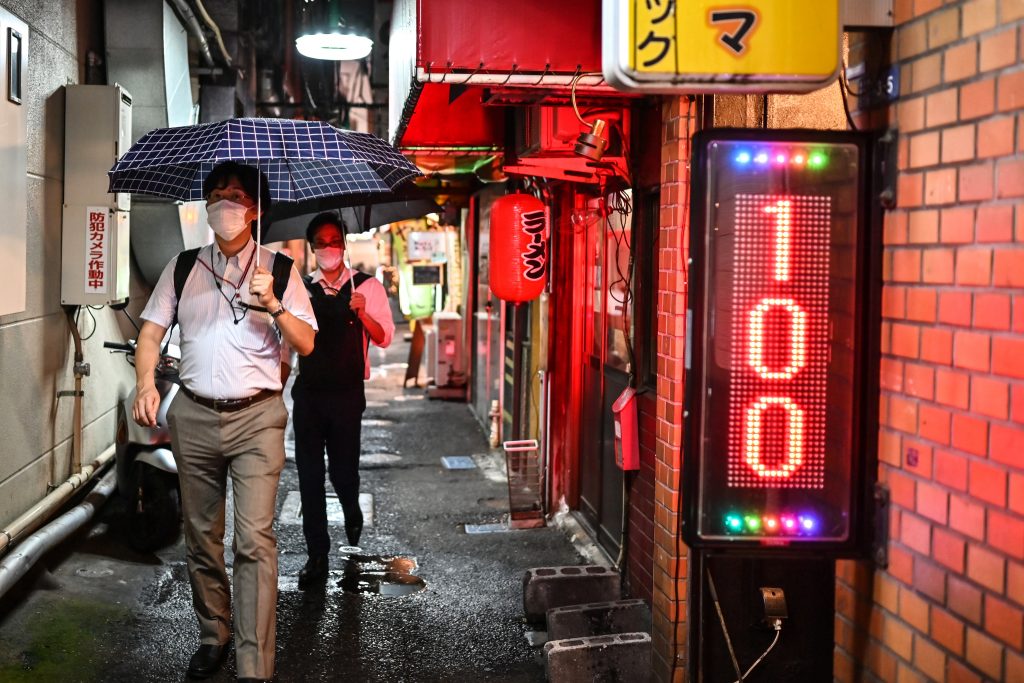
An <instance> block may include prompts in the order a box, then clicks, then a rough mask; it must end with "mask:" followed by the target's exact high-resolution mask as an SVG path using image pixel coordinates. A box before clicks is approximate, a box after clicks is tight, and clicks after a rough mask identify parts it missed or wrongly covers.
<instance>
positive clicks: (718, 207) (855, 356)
mask: <svg viewBox="0 0 1024 683" xmlns="http://www.w3.org/2000/svg"><path fill="white" fill-rule="evenodd" d="M693 146H694V166H693V169H694V172H693V178H694V188H693V195H692V209H693V210H692V222H691V226H690V230H691V257H692V264H693V265H692V267H691V277H690V284H691V289H690V325H689V326H688V346H687V356H686V371H687V374H686V390H687V395H686V420H687V424H686V438H687V444H686V446H685V449H684V457H683V461H684V463H685V466H684V477H685V480H686V483H685V484H684V490H686V491H688V492H692V493H691V494H690V495H689V496H688V498H689V501H688V505H687V508H686V510H685V511H684V515H683V517H684V521H683V532H684V537H685V538H686V539H687V542H688V543H689V544H690V545H692V546H695V547H713V548H720V549H724V548H731V549H745V550H750V549H752V548H753V549H758V550H761V551H766V550H767V551H784V552H791V551H794V550H798V551H799V550H808V549H811V548H813V549H815V550H822V549H832V550H835V551H844V550H845V551H853V550H854V549H857V548H859V544H860V543H862V542H863V536H864V534H863V526H864V524H863V523H864V516H863V515H864V510H865V507H866V505H865V500H866V497H867V491H868V490H869V488H870V484H871V471H872V470H871V467H872V465H871V462H870V457H871V454H872V453H874V452H875V445H874V434H875V433H876V431H877V424H876V422H875V421H876V420H877V414H878V411H877V407H876V406H877V394H878V390H877V384H876V381H875V380H874V379H873V378H876V377H877V376H878V371H877V351H876V352H874V353H873V352H872V349H873V348H874V347H876V345H877V339H878V332H877V330H878V327H877V316H878V309H877V291H878V285H877V282H878V279H879V278H878V271H877V259H876V258H874V257H873V255H874V254H876V253H877V252H878V249H877V245H876V244H873V243H872V242H871V239H872V237H871V236H872V234H873V233H872V232H871V231H870V230H869V229H868V224H869V216H870V215H872V213H871V212H870V211H868V210H867V209H866V206H867V205H866V203H865V202H866V197H867V196H868V195H867V188H866V186H867V183H868V174H867V171H866V169H867V168H868V167H869V164H868V163H867V159H866V156H867V151H868V145H867V143H866V141H865V138H864V137H863V136H862V135H859V134H854V133H835V132H824V131H756V130H725V129H718V130H709V131H704V132H702V133H699V134H698V135H697V136H695V138H694V142H693Z"/></svg>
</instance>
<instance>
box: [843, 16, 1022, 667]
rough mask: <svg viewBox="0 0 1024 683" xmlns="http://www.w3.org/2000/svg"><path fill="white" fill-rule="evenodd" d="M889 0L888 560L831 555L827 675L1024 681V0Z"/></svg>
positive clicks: (884, 432) (883, 431)
mask: <svg viewBox="0 0 1024 683" xmlns="http://www.w3.org/2000/svg"><path fill="white" fill-rule="evenodd" d="M893 9H894V13H895V16H894V20H895V24H896V31H895V34H894V37H893V52H894V63H895V64H896V65H897V66H898V67H899V69H900V74H901V80H902V82H901V85H900V89H901V92H900V99H899V102H897V103H896V104H895V105H894V106H893V107H892V108H890V110H889V114H890V120H891V121H892V123H893V125H896V126H898V127H899V131H900V141H899V142H900V147H899V177H898V190H897V192H898V197H897V202H898V206H897V207H896V209H895V210H894V211H890V212H888V213H887V215H886V219H885V232H884V236H885V253H884V264H883V268H884V273H883V277H884V289H883V295H882V311H881V315H882V319H883V326H882V338H881V340H880V341H879V343H880V345H881V352H882V361H881V382H880V383H881V392H882V393H881V401H880V406H879V409H880V415H879V418H880V422H881V426H880V433H879V450H878V459H879V461H880V464H879V472H878V477H879V479H880V480H881V481H882V482H884V483H886V484H887V485H888V486H889V489H890V491H891V493H892V514H891V517H890V536H891V541H890V544H889V566H888V569H886V570H884V571H883V570H875V569H874V568H873V566H872V565H870V564H869V563H865V562H852V561H846V562H840V563H839V565H838V570H837V574H838V575H837V582H838V583H837V586H836V614H837V616H836V651H835V676H836V679H837V680H838V681H841V682H843V683H847V682H854V681H875V680H884V681H896V680H900V681H903V680H906V681H911V680H939V681H976V682H980V681H1024V296H1022V292H1024V248H1022V244H1021V243H1022V241H1024V70H1022V69H1021V63H1022V59H1021V56H1022V54H1024V52H1022V49H1024V33H1022V31H1024V3H1021V2H1020V1H1019V0H973V1H971V2H945V3H942V2H917V1H913V2H912V1H911V0H896V2H895V3H894V6H893Z"/></svg>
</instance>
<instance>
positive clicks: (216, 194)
mask: <svg viewBox="0 0 1024 683" xmlns="http://www.w3.org/2000/svg"><path fill="white" fill-rule="evenodd" d="M222 199H226V200H228V201H229V202H234V203H236V204H243V205H245V206H251V205H253V204H255V203H256V201H255V200H254V199H253V198H252V197H250V196H249V195H247V194H246V193H245V192H243V191H242V190H238V189H234V188H223V189H221V188H218V189H216V190H213V191H212V192H210V194H209V195H208V196H207V197H206V201H207V202H208V203H210V204H213V203H215V202H219V201H220V200H222Z"/></svg>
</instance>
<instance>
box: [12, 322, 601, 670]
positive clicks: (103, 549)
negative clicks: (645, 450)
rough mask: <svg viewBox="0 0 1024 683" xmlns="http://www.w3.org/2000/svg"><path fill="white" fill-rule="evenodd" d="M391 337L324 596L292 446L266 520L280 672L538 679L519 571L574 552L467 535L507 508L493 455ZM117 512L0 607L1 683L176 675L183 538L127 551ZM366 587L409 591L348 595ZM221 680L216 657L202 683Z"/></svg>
mask: <svg viewBox="0 0 1024 683" xmlns="http://www.w3.org/2000/svg"><path fill="white" fill-rule="evenodd" d="M402 329H404V327H400V328H399V331H401V330H402ZM396 337H397V339H396V341H395V343H394V344H393V345H392V347H391V348H390V349H388V350H387V352H382V351H380V350H378V349H372V350H371V353H373V354H374V363H375V372H374V378H373V379H372V380H371V382H370V383H368V385H367V411H366V414H365V416H364V418H365V421H364V427H363V458H362V464H361V472H362V486H361V491H362V492H363V494H364V498H366V497H367V496H366V495H365V494H370V495H371V496H372V524H371V523H370V518H369V517H368V518H367V524H366V527H365V529H364V531H363V536H362V541H361V546H362V547H361V550H360V551H359V552H358V553H356V552H354V551H348V555H349V556H354V555H357V554H358V555H361V556H363V557H361V558H356V559H359V560H361V561H360V562H354V561H347V560H346V555H345V553H343V552H342V551H341V550H339V548H338V546H339V545H340V544H342V543H344V533H343V530H342V527H341V522H340V520H339V521H338V522H337V523H336V524H333V525H332V540H333V542H334V549H333V550H332V555H331V570H332V572H331V578H330V579H329V581H328V584H327V587H326V588H325V589H324V590H322V591H311V592H301V591H299V590H298V589H297V579H296V575H297V573H298V571H299V569H300V568H301V567H302V565H303V563H304V562H305V559H306V554H305V544H304V541H303V539H302V531H301V526H300V525H299V523H298V518H297V516H296V514H297V512H298V511H297V509H296V506H295V504H294V503H295V499H296V497H297V495H298V493H297V492H298V478H297V475H296V471H295V464H294V460H292V459H291V453H290V452H289V460H288V462H287V464H286V467H285V471H284V473H283V475H282V479H281V486H280V489H279V493H278V500H277V506H278V515H277V522H276V525H275V526H276V531H277V534H278V548H279V553H280V562H279V564H280V580H279V587H280V592H279V596H278V620H277V623H278V629H277V676H276V678H275V680H277V681H280V682H282V683H284V682H290V681H302V682H311V681H510V682H511V681H542V680H544V667H543V659H542V656H541V650H540V649H539V648H530V647H529V645H528V644H527V641H526V639H525V637H524V634H525V632H526V631H527V630H528V628H527V626H526V624H525V623H524V622H523V619H522V585H521V582H522V576H523V572H524V571H525V570H526V569H527V568H528V567H533V566H541V565H562V564H577V563H580V562H582V559H581V558H580V556H579V555H578V554H577V553H576V551H575V550H574V549H573V546H572V544H571V543H570V541H569V539H568V538H567V537H566V536H565V535H564V533H563V532H561V531H559V530H558V529H556V528H544V529H536V530H528V531H514V532H506V533H492V534H466V533H465V531H464V525H465V524H486V523H493V522H498V521H500V520H501V519H502V516H503V514H504V513H505V512H506V511H507V493H508V492H507V487H506V485H505V483H504V481H503V480H502V477H503V474H504V473H503V469H502V460H501V459H500V457H499V456H497V455H495V454H491V453H488V449H487V443H486V440H485V439H484V436H483V432H482V430H481V429H480V427H479V425H478V424H477V423H476V421H475V419H474V418H473V416H472V415H471V414H470V412H469V409H468V408H467V406H466V405H465V404H463V403H452V402H443V401H430V400H427V399H426V398H425V396H424V394H423V391H422V389H415V388H412V387H410V388H409V389H403V388H402V379H403V377H404V373H405V367H404V361H405V360H406V354H407V351H408V344H407V343H405V342H403V341H402V340H401V334H400V332H399V333H398V334H396ZM289 449H290V444H289ZM443 456H473V459H474V461H475V462H476V464H477V465H478V466H477V467H476V468H475V469H468V470H447V469H445V468H444V467H442V464H441V458H442V457H443ZM291 492H295V494H294V496H293V497H291V498H290V497H289V493H291ZM115 495H116V494H115ZM335 505H336V503H335ZM364 509H365V506H364ZM330 511H331V507H329V513H330ZM123 518H124V504H123V503H122V502H121V501H120V500H115V499H113V498H112V499H111V502H110V503H108V504H107V505H106V506H105V507H104V509H103V510H102V511H101V513H100V515H99V516H98V518H97V519H96V520H95V523H94V524H93V525H92V526H91V527H89V528H88V529H87V530H86V531H84V532H83V533H81V534H79V535H78V537H76V538H75V539H73V540H71V541H69V542H68V543H66V544H65V545H64V546H63V547H62V548H60V549H58V550H57V551H55V552H54V553H51V554H50V555H49V556H47V557H46V558H45V559H44V560H43V562H42V563H40V565H37V567H36V568H35V569H34V570H33V571H32V572H31V573H30V574H29V575H28V576H27V577H25V579H23V581H22V582H21V583H20V584H19V585H18V586H16V587H15V588H14V589H13V590H12V591H11V593H10V594H8V596H6V597H5V598H4V599H3V600H2V601H0V681H4V682H8V681H61V682H64V681H83V682H91V681H183V680H186V678H185V675H184V671H185V667H186V665H187V663H188V658H189V656H190V655H191V654H192V652H193V650H194V649H195V647H196V646H197V645H198V638H197V629H196V624H195V619H194V616H193V613H192V609H191V592H190V589H189V587H188V582H187V577H186V571H185V563H184V546H183V544H182V542H181V540H180V538H179V541H178V543H177V544H175V545H173V546H171V547H168V548H165V549H163V550H161V551H159V552H158V553H156V554H150V555H139V554H137V553H134V552H133V551H132V550H131V549H129V548H128V546H127V544H126V543H125V542H124V541H123V540H122V537H121V535H120V529H121V528H122V526H123ZM230 519H231V515H230V510H229V514H228V520H229V524H230ZM226 544H227V545H228V547H230V531H229V538H228V539H227V541H226ZM380 558H384V559H387V558H398V559H397V561H395V562H393V563H392V565H391V568H392V569H401V570H406V571H407V572H408V574H407V577H408V578H407V577H406V575H402V576H399V577H397V579H396V580H395V581H394V582H392V584H385V585H384V587H383V588H377V585H378V582H376V581H375V579H376V578H378V576H377V575H376V574H374V572H380V571H382V570H384V569H385V566H384V565H383V564H382V563H381V561H380ZM229 564H230V551H229ZM357 570H358V571H361V572H362V573H361V574H357V573H356V571H357ZM229 573H230V572H229ZM415 577H418V578H415ZM420 581H422V583H424V584H425V587H423V588H422V590H417V589H418V588H419V585H418V584H419V583H420ZM375 589H378V590H381V591H382V593H383V592H392V593H394V592H406V591H415V592H411V593H409V594H405V595H384V594H378V593H374V592H369V593H358V592H352V591H354V590H375ZM234 675H235V672H234V660H233V655H229V659H228V661H227V663H226V665H225V667H224V669H223V670H222V671H221V672H220V673H219V674H218V675H217V676H215V677H214V678H212V679H208V680H211V681H215V682H219V681H233V680H234Z"/></svg>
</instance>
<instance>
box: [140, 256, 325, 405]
mask: <svg viewBox="0 0 1024 683" xmlns="http://www.w3.org/2000/svg"><path fill="white" fill-rule="evenodd" d="M255 248H256V244H255V242H253V241H252V240H250V241H249V242H248V243H247V244H246V245H245V247H244V248H243V249H242V250H241V251H240V252H238V253H237V254H235V255H234V256H231V257H227V256H225V255H224V254H223V252H221V250H220V248H219V247H218V245H217V244H216V242H215V243H214V244H211V245H208V246H206V247H203V248H202V249H200V250H199V254H198V256H197V258H196V263H195V265H194V266H193V267H192V272H191V273H190V274H189V276H188V279H187V280H186V281H185V287H184V289H183V290H182V293H181V302H180V304H178V325H179V328H180V346H181V367H180V372H181V375H180V376H181V381H182V383H183V384H184V385H185V387H187V388H188V389H189V391H191V392H192V393H194V394H197V395H199V396H203V397H206V398H214V399H233V398H245V397H247V396H251V395H253V394H255V393H258V392H259V391H262V390H264V389H270V390H272V391H280V390H281V349H282V338H281V333H280V332H279V331H278V329H277V327H276V326H275V325H274V321H273V319H272V318H271V317H270V314H269V313H267V312H262V311H255V310H252V309H248V310H246V309H245V308H244V307H242V305H241V304H248V303H252V304H254V305H259V304H258V303H257V302H256V301H255V297H254V296H252V295H250V294H249V281H250V279H251V277H252V273H253V271H254V270H255V267H254V264H253V263H252V260H253V259H252V257H253V251H254V249H255ZM274 253H275V252H273V251H271V250H269V249H267V248H265V247H260V249H259V263H260V265H261V266H263V267H264V268H266V269H267V270H269V271H271V272H273V269H272V264H273V260H274ZM177 262H178V257H177V256H175V257H174V258H173V259H171V262H170V263H168V264H167V266H166V267H165V268H164V271H163V273H161V275H160V280H159V281H158V282H157V284H156V288H155V289H154V290H153V294H152V295H151V296H150V299H149V302H148V303H147V304H146V308H145V310H144V311H143V312H142V317H143V318H144V319H145V320H149V321H150V322H153V323H155V324H157V325H160V326H161V327H164V328H166V327H169V326H170V325H171V323H172V321H173V319H174V308H175V304H176V303H177V302H176V299H175V295H174V267H175V264H176V263H177ZM236 285H237V288H236ZM281 303H282V304H283V305H284V307H285V308H287V309H288V311H289V312H290V313H291V314H292V315H294V316H295V317H296V318H298V319H300V320H302V321H304V322H306V323H308V324H309V325H311V326H312V327H313V329H314V330H316V329H317V324H316V317H315V316H314V315H313V307H312V305H311V304H310V302H309V295H308V294H307V293H306V288H305V286H304V285H303V284H302V279H301V278H300V277H299V273H298V271H296V270H295V268H294V266H293V267H292V269H291V274H290V275H289V278H288V287H287V288H286V289H285V293H284V296H283V297H282V299H281Z"/></svg>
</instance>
